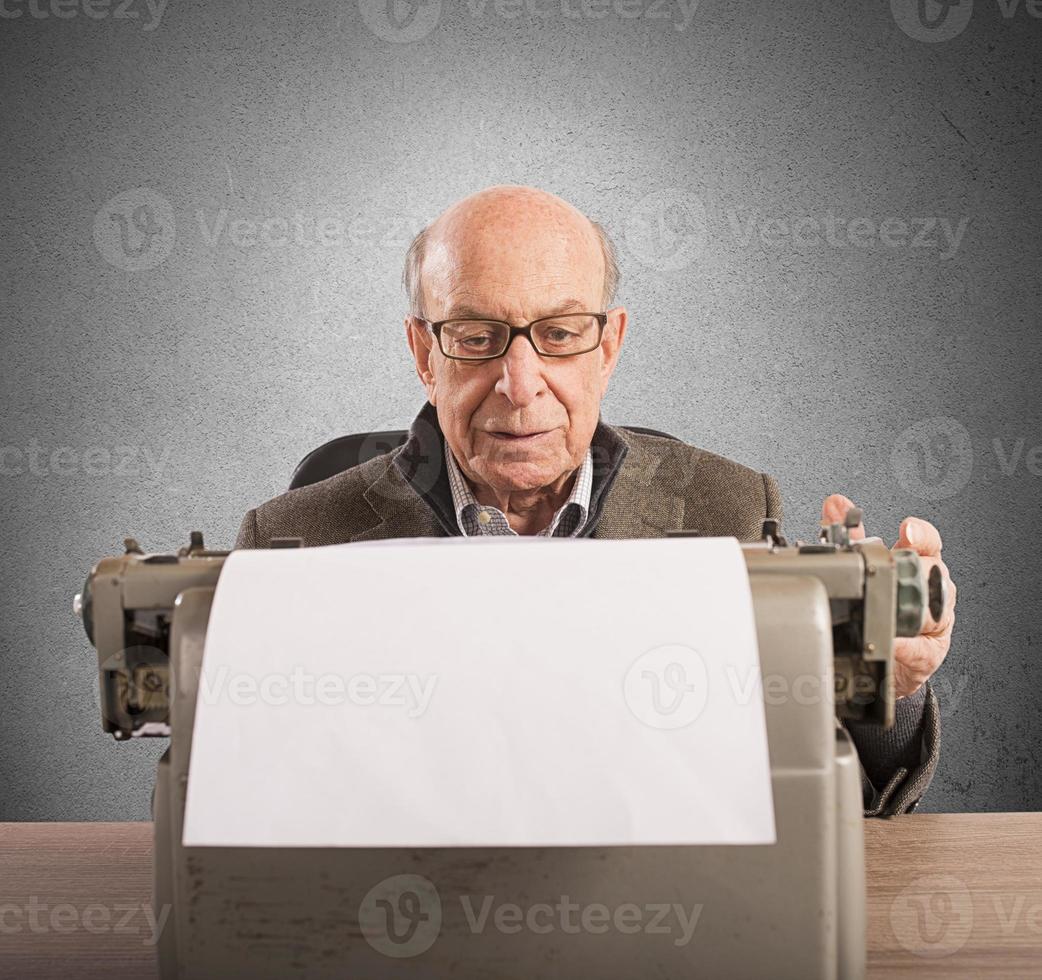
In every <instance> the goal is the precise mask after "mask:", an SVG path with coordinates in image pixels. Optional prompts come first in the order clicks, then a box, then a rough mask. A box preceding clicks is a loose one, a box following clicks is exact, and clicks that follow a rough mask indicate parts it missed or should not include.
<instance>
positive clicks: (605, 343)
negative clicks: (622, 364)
mask: <svg viewBox="0 0 1042 980" xmlns="http://www.w3.org/2000/svg"><path fill="white" fill-rule="evenodd" d="M628 322H629V314H628V313H627V312H626V308H625V307H624V306H617V307H615V309H613V310H608V322H607V323H606V324H605V325H604V336H603V337H602V338H601V397H602V398H603V397H604V393H605V392H606V391H607V390H608V381H609V380H610V379H611V376H612V372H613V371H614V370H615V365H616V364H617V363H618V361H619V350H620V348H621V347H622V338H623V337H624V336H625V335H626V324H627V323H628Z"/></svg>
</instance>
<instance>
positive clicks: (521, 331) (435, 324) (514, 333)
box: [413, 312, 608, 362]
mask: <svg viewBox="0 0 1042 980" xmlns="http://www.w3.org/2000/svg"><path fill="white" fill-rule="evenodd" d="M413 316H414V318H415V319H417V320H419V321H420V323H425V324H427V327H428V328H429V329H430V332H431V333H432V334H434V336H435V337H436V338H437V341H438V349H439V350H440V351H441V352H442V354H445V356H446V357H447V358H449V359H450V360H453V361H472V362H473V361H495V360H498V359H499V358H500V357H506V354H507V351H509V350H510V345H511V344H512V343H513V342H514V338H515V337H519V336H520V337H524V338H525V339H526V340H527V341H528V342H529V343H530V344H531V345H532V350H534V351H535V352H536V353H537V354H538V355H539V356H540V357H581V356H582V355H583V354H591V353H593V351H595V350H596V349H597V348H598V347H600V346H601V341H602V340H603V339H604V328H605V326H607V323H608V314H607V312H605V313H584V312H578V313H557V314H555V315H553V316H541V317H539V319H538V320H533V321H532V322H531V323H528V324H526V325H525V326H523V327H514V326H511V325H510V324H509V323H507V321H506V320H493V319H492V318H491V317H487V316H453V317H449V318H448V319H447V320H435V321H431V320H427V319H425V318H424V317H422V316H416V314H413ZM566 316H592V317H593V318H594V319H595V320H596V321H597V343H596V344H594V345H593V346H592V347H589V348H587V349H586V350H579V351H572V352H571V353H569V354H544V353H543V351H541V350H540V349H539V348H538V347H536V345H535V341H534V340H533V339H532V328H533V327H534V326H535V325H536V324H537V323H543V322H545V321H546V320H560V319H561V318H562V317H566ZM446 323H500V324H502V325H503V326H504V327H506V328H507V330H508V331H510V333H509V336H508V337H507V342H506V346H505V347H504V348H503V350H502V351H501V352H500V353H499V354H490V355H488V356H487V357H457V356H456V355H454V354H447V353H445V348H444V346H443V345H442V342H441V328H442V327H443V326H445V324H446Z"/></svg>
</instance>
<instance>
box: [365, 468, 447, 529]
mask: <svg viewBox="0 0 1042 980" xmlns="http://www.w3.org/2000/svg"><path fill="white" fill-rule="evenodd" d="M362 496H363V497H364V498H365V502H366V503H367V504H368V505H369V506H370V507H371V508H372V509H373V510H374V511H375V512H376V514H377V516H378V517H379V521H378V522H377V523H376V524H374V525H373V526H372V527H370V528H367V529H366V530H364V531H362V532H360V533H359V534H355V535H352V537H351V540H352V541H381V540H383V539H385V538H438V537H446V536H447V535H446V534H445V529H444V528H443V527H442V526H441V522H440V521H439V520H438V518H437V517H436V516H435V514H434V512H433V511H432V510H431V509H430V507H428V506H427V504H425V503H424V502H423V500H421V499H420V497H419V496H418V495H417V493H416V491H415V490H413V488H412V487H411V486H410V485H409V483H408V481H406V479H405V477H403V476H402V474H401V472H400V471H399V470H398V469H397V468H396V467H395V466H388V467H387V468H386V469H385V470H384V471H383V473H382V474H381V475H380V476H379V477H378V478H377V479H376V481H375V482H374V483H372V484H371V485H370V486H369V487H368V488H367V489H366V491H365V493H364V494H363V495H362Z"/></svg>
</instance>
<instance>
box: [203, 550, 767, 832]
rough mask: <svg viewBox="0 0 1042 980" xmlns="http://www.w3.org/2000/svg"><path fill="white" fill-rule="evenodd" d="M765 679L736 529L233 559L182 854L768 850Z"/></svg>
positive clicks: (217, 603) (208, 660) (222, 591)
mask: <svg viewBox="0 0 1042 980" xmlns="http://www.w3.org/2000/svg"><path fill="white" fill-rule="evenodd" d="M759 669H760V668H759V657H758V652H757V646H756V632H755V626H754V622H753V612H752V601H751V597H750V593H749V583H748V577H747V573H746V568H745V562H744V560H743V559H742V556H741V551H740V548H739V546H738V544H737V542H736V541H735V540H734V539H733V538H675V539H649V540H621V541H620V540H598V539H516V538H509V539H502V538H481V539H451V538H450V539H400V540H395V541H386V542H373V543H359V544H345V545H335V546H331V547H325V548H309V549H286V550H271V551H238V552H235V553H233V554H232V555H231V556H230V557H229V558H228V559H227V561H226V563H225V566H224V569H223V571H222V573H221V577H220V581H219V584H218V587H217V593H216V596H215V600H214V605H213V610H212V613H211V616H210V623H209V627H208V631H207V637H206V647H205V653H204V657H203V676H202V678H201V684H200V693H199V698H198V701H197V708H196V719H195V731H194V734H193V743H192V756H191V766H190V771H189V780H188V796H187V805H186V812H185V825H184V844H185V845H187V846H261V847H263V846H271V847H276V846H277V847H338V846H340V847H397V846H409V847H452V846H488V847H497V846H527V845H579V846H581V845H629V844H767V843H773V842H774V840H775V828H774V808H773V798H772V792H771V782H770V765H769V761H768V752H767V735H766V728H765V722H764V711H763V700H762V695H761V694H760V685H759V683H758V682H756V683H754V682H753V679H754V678H755V679H757V681H758V678H759Z"/></svg>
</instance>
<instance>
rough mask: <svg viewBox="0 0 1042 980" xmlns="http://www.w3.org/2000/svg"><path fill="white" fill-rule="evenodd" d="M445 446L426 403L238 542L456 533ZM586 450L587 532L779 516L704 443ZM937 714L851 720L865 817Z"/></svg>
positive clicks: (603, 431) (920, 709)
mask: <svg viewBox="0 0 1042 980" xmlns="http://www.w3.org/2000/svg"><path fill="white" fill-rule="evenodd" d="M443 446H444V442H443V437H442V435H441V431H440V429H439V428H438V426H437V415H436V413H435V412H434V410H433V409H432V407H431V406H430V405H427V406H425V408H424V410H423V411H422V412H421V413H420V414H419V416H418V417H417V419H416V420H415V421H414V423H413V426H412V429H411V431H410V438H409V441H408V442H407V443H406V444H405V445H404V446H401V447H399V448H398V449H396V450H394V451H393V452H390V453H385V454H384V455H381V456H377V457H376V458H374V459H371V460H369V461H368V462H364V463H362V464H360V465H358V466H355V467H352V468H351V469H349V470H346V471H344V472H343V473H339V474H337V475H336V476H333V477H330V478H329V479H327V480H323V481H322V482H320V483H315V484H312V485H311V486H307V487H301V488H300V489H297V490H291V491H289V492H288V493H284V494H282V495H281V496H278V497H276V498H274V499H273V500H269V501H268V502H267V503H265V504H262V505H261V506H260V507H257V508H255V509H253V510H251V511H249V512H248V513H247V514H246V516H245V517H244V518H243V521H242V525H241V527H240V528H239V534H238V538H237V540H236V543H235V547H236V548H267V547H270V545H271V541H272V539H273V538H280V537H291V538H300V539H301V540H302V541H303V544H304V547H316V546H320V545H330V544H341V543H345V542H350V541H374V540H378V539H383V538H405V537H441V536H447V535H458V534H460V531H459V528H458V526H457V524H456V518H455V514H454V512H453V510H452V504H451V493H450V491H449V490H448V481H447V474H446V473H445V466H444V457H443ZM591 452H593V454H594V480H593V482H594V489H593V493H592V500H591V508H590V511H591V512H590V516H589V519H588V521H587V524H586V526H585V527H584V529H583V532H582V533H583V534H584V535H588V536H591V537H596V538H648V537H661V536H663V535H664V534H665V533H666V532H667V531H674V530H682V529H687V530H697V531H698V532H699V533H701V534H703V535H711V536H720V537H736V538H738V539H739V540H741V541H751V540H756V539H758V538H759V537H760V535H761V532H762V528H763V521H764V519H765V518H768V517H773V518H778V519H779V520H780V519H781V515H782V505H781V497H780V495H779V493H778V486H777V484H776V483H775V481H774V479H773V478H772V477H770V476H768V475H766V474H765V473H758V472H756V471H755V470H752V469H749V468H748V467H745V466H742V465H741V464H739V463H735V462H733V461H732V460H729V459H725V458H724V457H722V456H717V455H715V454H714V453H711V452H707V451H706V450H703V449H698V448H696V447H694V446H689V445H687V444H685V443H682V442H679V441H677V440H674V439H667V438H663V437H660V436H651V435H645V434H637V433H632V432H628V431H626V430H624V429H617V428H614V427H612V426H608V425H605V424H604V423H603V422H602V423H600V424H599V425H598V427H597V431H596V433H595V434H594V438H593V443H592V445H591ZM939 717H940V716H939V710H938V705H937V699H936V697H935V696H934V694H933V692H932V691H931V690H930V689H929V685H925V686H924V687H923V688H922V689H921V691H920V692H919V694H917V695H916V696H915V697H913V698H906V699H902V700H901V701H898V713H897V724H896V725H895V727H894V728H893V729H891V730H890V731H883V730H881V729H878V728H876V727H875V726H869V725H865V726H859V725H849V726H848V730H849V731H850V734H851V737H852V739H853V741H854V744H855V746H856V747H857V749H858V755H859V757H860V759H861V763H862V787H863V791H864V806H865V815H866V816H888V815H890V814H893V813H903V812H906V811H907V810H910V809H913V808H914V807H915V806H916V804H917V803H918V801H919V798H920V797H921V796H922V794H923V793H924V792H925V790H926V788H927V786H928V785H929V783H930V780H931V779H932V777H933V773H934V770H935V768H936V765H937V760H938V755H939V751H940V722H939Z"/></svg>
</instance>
